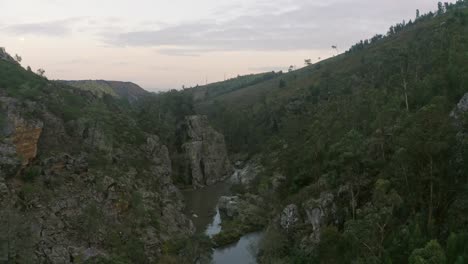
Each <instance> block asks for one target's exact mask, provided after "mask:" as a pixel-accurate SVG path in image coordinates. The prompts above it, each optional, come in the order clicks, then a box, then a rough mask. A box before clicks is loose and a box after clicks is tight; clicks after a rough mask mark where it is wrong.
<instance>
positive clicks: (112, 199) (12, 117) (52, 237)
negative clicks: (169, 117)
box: [0, 97, 194, 264]
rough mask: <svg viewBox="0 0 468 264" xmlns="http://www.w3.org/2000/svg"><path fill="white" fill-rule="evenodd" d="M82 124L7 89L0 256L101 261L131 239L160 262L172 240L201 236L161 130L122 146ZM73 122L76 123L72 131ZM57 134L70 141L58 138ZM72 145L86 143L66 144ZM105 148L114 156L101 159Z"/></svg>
mask: <svg viewBox="0 0 468 264" xmlns="http://www.w3.org/2000/svg"><path fill="white" fill-rule="evenodd" d="M73 122H74V123H73V124H67V125H65V124H64V122H63V120H61V119H60V118H58V117H56V116H54V115H53V114H51V113H50V112H47V110H46V109H45V108H44V107H41V106H40V105H36V104H34V103H32V102H27V101H22V102H18V101H17V100H15V99H12V98H7V97H0V262H1V263H3V262H4V261H5V262H7V263H10V262H12V258H13V259H14V260H13V262H15V263H29V262H31V263H52V264H55V263H56V264H64V263H65V264H67V263H83V262H84V261H86V260H90V261H92V262H93V259H96V258H99V257H102V258H106V257H107V256H109V255H110V253H112V250H115V245H119V246H125V245H127V244H128V243H129V241H133V242H132V243H134V244H133V245H135V246H138V247H139V248H140V249H141V251H139V252H141V253H139V254H141V255H142V257H144V259H146V260H148V262H150V263H154V262H157V261H158V258H159V257H160V256H161V254H162V248H163V245H164V243H165V242H166V241H168V240H171V239H174V238H175V237H187V236H189V235H191V234H193V232H194V227H193V224H192V223H191V221H190V220H189V219H188V218H187V217H186V216H185V215H184V214H183V213H182V211H183V207H184V205H183V202H182V201H183V200H182V197H181V193H180V192H179V190H178V189H177V188H176V187H175V186H174V184H173V182H172V177H171V174H172V170H171V160H170V157H169V152H168V149H167V147H166V146H165V145H164V144H162V143H161V141H160V140H159V137H158V136H156V135H149V134H146V141H145V142H144V143H142V144H141V145H131V144H129V145H127V144H126V143H122V142H119V144H115V146H118V149H116V148H115V147H113V145H112V144H109V142H112V140H111V139H109V135H107V134H105V132H104V131H103V130H101V129H99V127H96V128H95V127H93V126H92V123H90V122H83V121H81V120H75V121H73ZM66 126H68V127H69V128H75V129H73V131H71V132H69V135H64V134H66V133H67V132H66V129H65V127H66ZM86 130H88V131H87V132H85V131H86ZM75 134H77V135H75ZM83 134H87V135H88V136H86V137H83V136H82V135H83ZM58 138H65V139H66V142H67V143H68V144H67V146H62V147H60V146H59V145H57V144H56V143H54V141H57V139H58ZM54 144H55V145H57V146H55V147H54V148H52V150H50V151H49V150H48V149H47V148H48V147H49V146H52V145H54ZM68 145H70V146H74V147H76V150H77V151H74V152H73V153H68V152H66V151H65V150H66V149H67V147H68ZM90 145H92V146H94V147H92V148H90V147H89V146H90ZM38 146H39V147H38ZM109 146H111V147H109ZM60 150H62V151H60ZM96 155H101V156H103V157H113V159H99V160H98V161H99V163H98V164H97V166H96V165H92V164H91V160H93V156H96ZM101 156H99V157H101ZM94 159H95V158H94ZM130 159H134V160H137V161H138V162H139V164H133V163H130V162H128V160H130ZM106 164H108V165H111V166H107V167H106V166H105V165H106ZM140 164H141V165H140ZM5 227H8V230H6V229H5ZM5 234H7V236H8V237H9V240H8V239H7V240H4V239H2V238H4V237H5ZM5 241H7V242H8V247H7V246H6V245H7V244H5ZM123 250H125V252H130V251H131V250H129V249H123ZM132 250H133V249H132ZM114 254H115V253H114Z"/></svg>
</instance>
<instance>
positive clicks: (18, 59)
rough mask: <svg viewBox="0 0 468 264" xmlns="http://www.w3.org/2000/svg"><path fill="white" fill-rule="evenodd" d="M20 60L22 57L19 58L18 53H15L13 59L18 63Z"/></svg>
mask: <svg viewBox="0 0 468 264" xmlns="http://www.w3.org/2000/svg"><path fill="white" fill-rule="evenodd" d="M22 60H23V58H21V56H20V55H18V54H15V61H17V62H18V63H21V61H22Z"/></svg>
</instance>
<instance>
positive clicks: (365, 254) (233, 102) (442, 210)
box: [194, 1, 468, 263]
mask: <svg viewBox="0 0 468 264" xmlns="http://www.w3.org/2000/svg"><path fill="white" fill-rule="evenodd" d="M467 6H468V3H467V2H466V1H458V2H457V4H447V5H442V6H441V7H439V11H438V12H437V13H429V14H426V15H421V14H419V15H418V18H417V19H416V20H415V21H410V22H408V23H400V24H397V25H396V26H393V27H391V28H390V30H389V32H388V33H387V34H386V35H385V36H383V35H377V36H375V37H374V38H372V39H371V40H366V41H362V42H359V43H358V44H357V45H356V46H354V47H352V48H351V49H350V50H349V51H348V52H347V53H346V54H343V55H340V56H337V57H334V58H331V59H328V60H326V61H322V62H320V64H316V65H311V66H308V67H305V68H303V69H300V70H297V71H293V72H290V73H287V74H283V75H281V76H280V77H276V78H272V79H269V80H267V81H264V82H261V83H258V84H255V85H251V86H248V87H244V88H242V89H239V90H235V91H231V92H229V93H223V94H220V95H218V96H214V97H210V98H207V99H206V100H203V101H197V102H196V103H195V109H196V111H197V112H199V113H203V114H206V115H208V116H209V118H210V120H211V121H212V122H213V124H214V125H215V126H216V127H217V128H218V129H219V130H220V131H222V132H223V133H224V134H225V136H226V139H227V142H228V145H229V149H230V151H231V152H233V153H240V152H243V153H251V154H254V153H263V154H264V159H263V161H264V165H265V166H266V167H267V172H266V173H265V175H264V176H262V177H263V179H260V180H259V181H258V189H259V192H260V193H261V190H264V189H265V187H264V183H265V182H268V178H269V176H270V175H273V174H274V172H276V171H280V172H281V173H283V174H284V175H285V176H286V177H287V179H286V183H285V184H284V185H282V186H281V188H280V189H279V190H278V192H277V193H276V196H274V197H267V198H269V202H268V204H270V205H271V207H272V209H274V210H276V211H275V212H274V213H272V215H271V217H272V218H273V217H274V216H275V215H278V213H279V211H280V210H282V208H284V206H286V205H287V204H290V203H296V204H298V205H301V204H303V203H304V201H306V200H307V199H310V198H314V197H318V196H319V195H320V192H322V191H323V190H324V189H323V188H326V190H330V191H333V192H334V193H338V191H339V190H342V191H341V192H340V193H341V195H342V196H343V198H341V200H340V199H338V200H337V201H336V203H337V207H338V208H341V210H342V212H341V217H343V218H342V219H340V220H339V221H338V223H337V224H333V225H331V226H329V227H326V228H325V229H324V230H323V231H322V240H321V243H319V244H318V245H317V246H316V247H314V248H313V250H312V251H308V250H306V249H304V248H303V247H301V239H302V238H303V237H304V235H305V234H307V232H311V230H309V231H307V229H305V230H303V229H300V230H299V231H297V232H296V233H293V234H288V235H286V237H285V238H284V239H286V241H288V242H287V243H284V244H281V245H274V244H271V243H270V244H268V243H267V244H265V246H264V247H263V248H262V256H261V260H263V262H265V263H269V261H270V260H275V261H278V262H279V263H390V262H389V261H392V263H407V262H408V261H410V262H411V263H444V262H443V261H445V260H444V259H445V257H444V255H445V254H447V255H449V254H450V256H448V259H449V260H450V261H452V262H450V263H454V262H453V261H463V259H464V257H463V256H464V254H465V253H464V251H463V250H465V247H466V243H464V242H459V243H461V246H453V244H456V243H455V242H450V241H448V240H452V239H453V240H457V239H455V237H458V236H460V238H459V239H460V241H464V240H463V238H462V237H463V236H462V235H461V234H463V233H464V232H466V230H467V228H468V221H466V219H467V214H466V212H467V211H466V208H467V204H468V203H467V201H468V199H467V197H466V193H467V192H466V190H467V186H468V185H467V184H468V175H467V172H468V169H467V167H466V164H467V162H466V160H467V158H468V155H467V149H468V145H467V140H466V138H464V137H463V136H461V135H463V133H466V131H468V130H467V128H468V123H467V122H466V121H467V120H468V119H466V118H459V119H458V120H457V121H455V120H453V119H452V118H451V117H450V113H451V111H452V110H453V109H454V107H455V106H456V104H457V103H458V101H459V100H460V99H461V98H462V96H463V95H464V94H465V93H467V92H468V64H467V63H466V62H467V61H468V53H467V50H468V24H467V19H468V8H467ZM194 89H195V90H196V89H201V88H194ZM455 123H457V125H455ZM457 134H458V136H457ZM319 183H320V184H321V185H320V186H325V187H319ZM274 225H275V223H271V225H270V227H269V229H268V230H269V231H268V233H269V236H270V235H271V236H273V237H275V236H277V237H281V236H283V235H282V234H280V233H282V232H284V231H281V230H277V229H275V228H273V226H274ZM275 230H276V231H275ZM447 231H449V232H447ZM301 232H302V233H301ZM304 232H305V233H304ZM450 232H452V233H453V234H454V235H453V236H452V239H449V237H448V234H449V233H450ZM226 236H227V237H231V236H228V235H226ZM433 240H434V241H433ZM436 240H437V241H439V242H438V243H440V244H438V243H437V242H435V241H436ZM449 242H450V243H451V244H452V246H450V248H451V249H450V250H451V251H457V252H459V253H448V250H449V249H448V248H446V245H447V244H449ZM278 243H280V242H278ZM453 248H457V250H454V249H453ZM334 254H336V255H338V257H335V258H331V257H330V256H332V255H334ZM330 259H335V262H333V261H331V260H330ZM431 261H432V262H431ZM434 261H435V262H434ZM460 263H463V262H460Z"/></svg>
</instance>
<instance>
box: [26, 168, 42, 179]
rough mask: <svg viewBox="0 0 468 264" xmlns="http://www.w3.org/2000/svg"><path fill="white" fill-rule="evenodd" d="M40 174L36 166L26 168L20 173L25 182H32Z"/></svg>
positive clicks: (39, 169)
mask: <svg viewBox="0 0 468 264" xmlns="http://www.w3.org/2000/svg"><path fill="white" fill-rule="evenodd" d="M40 174H41V168H40V167H37V166H32V167H27V168H26V169H25V170H24V172H23V173H22V178H23V180H24V181H26V182H34V180H35V179H36V178H37V177H38V176H39V175H40Z"/></svg>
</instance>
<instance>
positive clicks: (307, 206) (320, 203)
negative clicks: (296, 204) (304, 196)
mask: <svg viewBox="0 0 468 264" xmlns="http://www.w3.org/2000/svg"><path fill="white" fill-rule="evenodd" d="M334 199H335V197H334V195H333V194H332V193H330V192H322V193H321V194H320V198H318V199H310V200H308V201H307V202H305V203H304V204H303V207H304V210H305V212H306V215H307V222H308V223H309V224H311V225H312V227H313V233H312V234H311V236H310V239H311V240H312V242H315V243H318V242H320V233H321V228H322V227H323V226H325V225H328V224H331V223H334V221H336V205H335V203H334Z"/></svg>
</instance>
